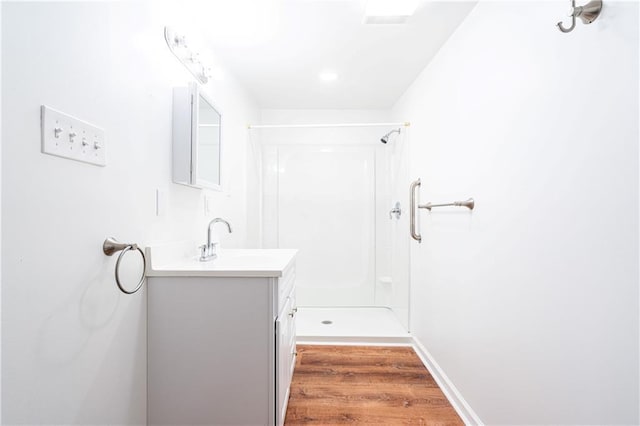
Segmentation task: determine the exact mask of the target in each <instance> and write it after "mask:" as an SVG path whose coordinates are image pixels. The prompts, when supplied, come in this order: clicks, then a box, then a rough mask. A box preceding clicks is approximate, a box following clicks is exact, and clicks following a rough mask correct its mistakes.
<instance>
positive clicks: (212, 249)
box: [200, 217, 233, 262]
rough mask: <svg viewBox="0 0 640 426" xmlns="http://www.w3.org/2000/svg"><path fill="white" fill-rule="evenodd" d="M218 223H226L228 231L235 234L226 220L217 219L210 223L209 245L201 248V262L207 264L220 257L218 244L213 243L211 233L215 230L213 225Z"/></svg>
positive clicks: (208, 228) (208, 231)
mask: <svg viewBox="0 0 640 426" xmlns="http://www.w3.org/2000/svg"><path fill="white" fill-rule="evenodd" d="M218 222H220V223H224V224H225V225H227V229H228V230H229V233H230V234H231V233H232V232H233V231H232V230H231V225H229V222H227V221H226V220H224V219H221V218H219V217H216V218H215V219H213V220H212V221H211V222H209V226H208V227H207V244H205V245H202V246H200V261H201V262H206V261H208V260H213V259H215V258H216V257H218V253H217V251H218V250H217V246H218V242H213V241H212V239H211V231H212V230H213V225H215V224H216V223H218Z"/></svg>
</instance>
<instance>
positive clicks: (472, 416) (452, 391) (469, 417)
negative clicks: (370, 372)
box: [413, 337, 484, 425]
mask: <svg viewBox="0 0 640 426" xmlns="http://www.w3.org/2000/svg"><path fill="white" fill-rule="evenodd" d="M413 349H414V350H415V351H416V353H417V354H418V357H420V359H421V360H422V363H423V364H424V366H425V367H426V368H427V370H429V373H431V375H432V376H433V378H434V379H435V381H436V383H438V386H440V389H442V392H443V393H444V395H445V396H446V397H447V399H448V400H449V402H450V403H451V405H452V406H453V408H454V409H455V410H456V412H457V413H458V415H459V416H460V418H461V419H462V421H463V422H464V424H466V425H483V424H484V423H482V420H480V417H478V415H477V414H476V413H475V411H473V409H472V408H471V406H470V405H469V404H468V403H467V401H465V399H464V398H463V397H462V395H461V394H460V392H459V391H458V389H457V388H456V387H455V386H454V385H453V383H452V382H451V380H449V378H448V377H447V375H446V374H444V371H442V369H441V368H440V366H439V365H438V363H437V362H436V361H435V360H434V359H433V357H432V356H431V354H430V353H429V351H427V349H426V348H425V347H424V346H422V344H421V343H420V342H419V341H418V340H417V339H416V338H415V337H414V338H413Z"/></svg>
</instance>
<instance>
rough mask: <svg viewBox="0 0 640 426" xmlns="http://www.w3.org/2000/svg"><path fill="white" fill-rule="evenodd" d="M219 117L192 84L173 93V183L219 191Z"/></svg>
mask: <svg viewBox="0 0 640 426" xmlns="http://www.w3.org/2000/svg"><path fill="white" fill-rule="evenodd" d="M221 123H222V116H221V115H220V113H219V112H218V110H217V109H216V108H215V106H214V104H213V102H212V101H211V100H210V99H209V97H208V96H207V95H206V94H205V93H204V92H203V91H202V90H201V89H200V87H199V86H198V85H197V84H195V83H193V84H191V85H190V86H189V87H176V88H174V89H173V181H174V182H175V183H179V184H182V185H188V186H192V187H195V188H209V189H215V190H219V191H220V190H221V173H220V171H221V167H220V153H221V143H220V142H221V137H220V136H221Z"/></svg>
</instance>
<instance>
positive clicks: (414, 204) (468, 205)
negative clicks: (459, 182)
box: [409, 178, 476, 243]
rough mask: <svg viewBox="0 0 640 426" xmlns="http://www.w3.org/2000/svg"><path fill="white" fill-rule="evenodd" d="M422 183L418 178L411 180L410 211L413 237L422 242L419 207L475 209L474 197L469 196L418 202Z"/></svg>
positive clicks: (429, 208) (428, 208)
mask: <svg viewBox="0 0 640 426" xmlns="http://www.w3.org/2000/svg"><path fill="white" fill-rule="evenodd" d="M420 185H422V183H421V182H420V179H419V178H418V179H416V180H414V181H413V182H411V186H410V187H409V200H411V206H410V210H411V211H410V212H409V218H410V219H409V222H410V232H411V238H413V239H414V240H416V241H417V242H419V243H421V242H422V235H420V233H419V232H418V231H417V226H416V211H417V209H427V210H429V211H431V209H432V208H434V207H466V208H468V209H469V210H473V208H474V207H475V205H476V203H475V201H474V200H473V198H468V199H466V200H464V201H453V202H451V203H442V204H433V203H425V204H418V199H417V195H418V191H417V189H418V188H419V187H420Z"/></svg>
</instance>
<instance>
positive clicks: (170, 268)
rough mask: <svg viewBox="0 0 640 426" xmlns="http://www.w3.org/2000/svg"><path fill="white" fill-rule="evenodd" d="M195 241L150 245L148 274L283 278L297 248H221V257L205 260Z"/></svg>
mask: <svg viewBox="0 0 640 426" xmlns="http://www.w3.org/2000/svg"><path fill="white" fill-rule="evenodd" d="M196 246H197V245H196V244H192V243H190V242H189V243H174V244H165V245H157V246H151V247H147V249H146V256H147V276H150V277H161V276H196V277H281V276H282V275H283V273H284V271H285V270H286V269H287V267H288V266H289V264H291V263H292V262H293V259H294V258H295V255H296V253H297V250H282V249H221V250H219V251H218V257H217V258H216V259H213V260H209V261H206V262H202V261H200V260H199V256H198V255H197V254H196V253H195V250H194V247H196Z"/></svg>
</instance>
